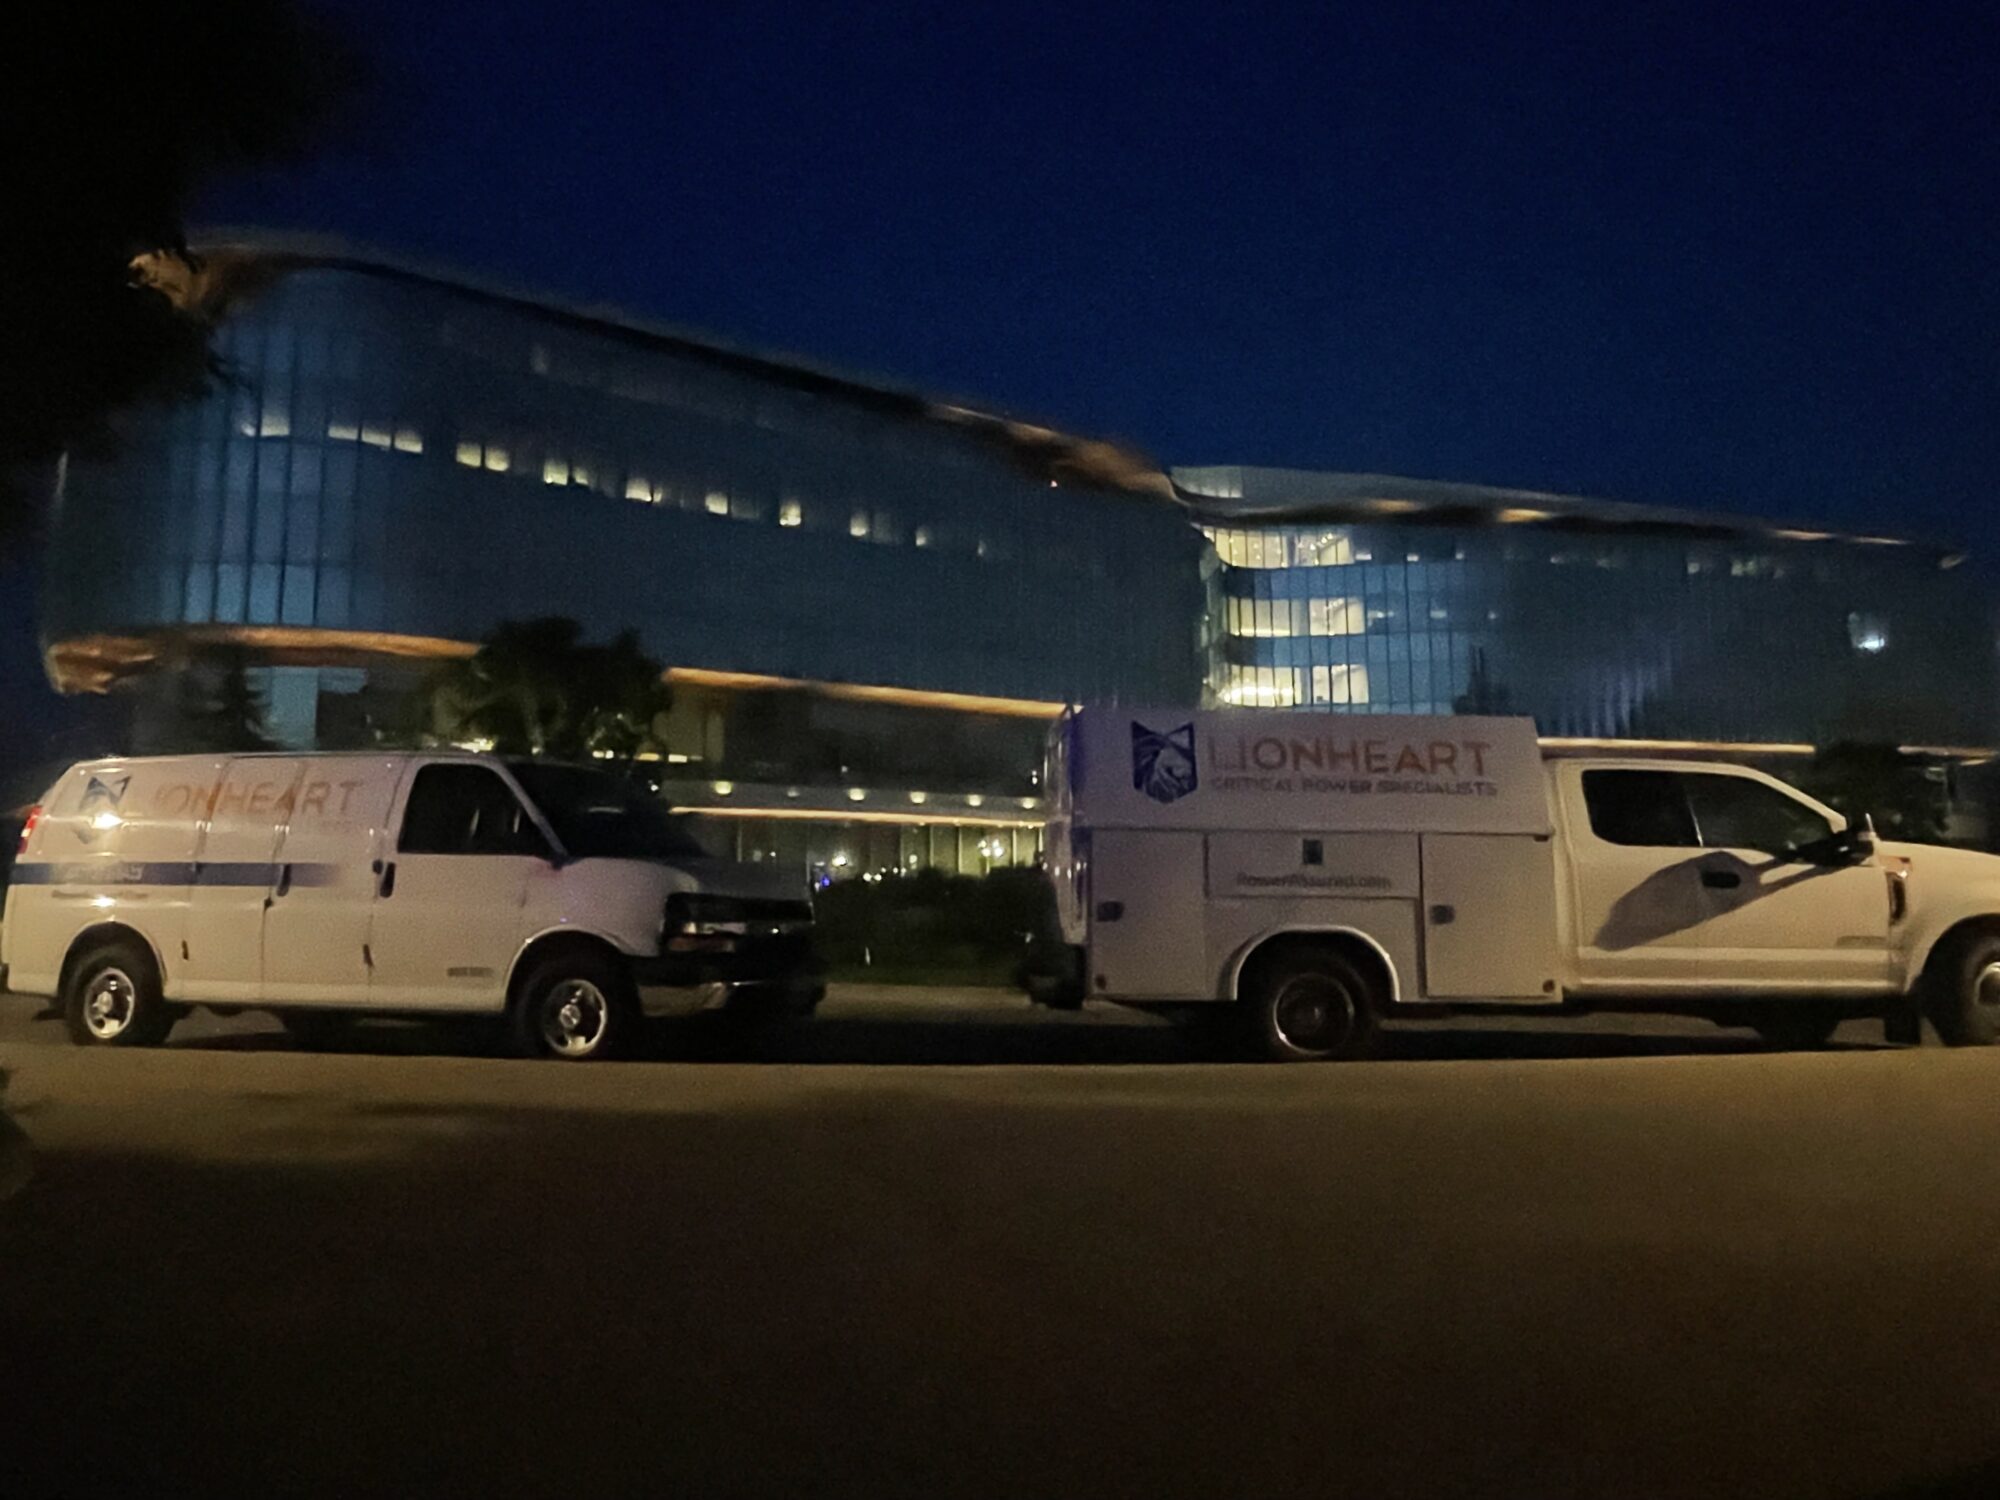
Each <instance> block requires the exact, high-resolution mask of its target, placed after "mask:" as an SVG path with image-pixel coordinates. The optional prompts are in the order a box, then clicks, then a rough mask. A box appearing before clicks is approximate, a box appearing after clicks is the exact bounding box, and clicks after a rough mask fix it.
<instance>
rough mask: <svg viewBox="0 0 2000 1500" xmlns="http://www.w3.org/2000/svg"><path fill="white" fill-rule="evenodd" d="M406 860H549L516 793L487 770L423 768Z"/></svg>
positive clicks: (407, 814)
mask: <svg viewBox="0 0 2000 1500" xmlns="http://www.w3.org/2000/svg"><path fill="white" fill-rule="evenodd" d="M396 849H397V851H398V852H399V853H402V854H533V855H546V854H547V852H548V844H547V841H546V840H544V839H543V838H542V835H541V831H540V830H539V829H537V828H536V827H535V825H534V824H533V823H532V822H531V821H530V820H529V818H528V814H527V810H526V809H525V808H523V807H522V806H521V799H520V798H519V797H516V796H515V795H514V790H513V788H512V787H510V786H508V785H507V783H506V782H504V781H502V780H501V779H500V778H499V777H498V776H497V775H495V774H494V773H493V772H492V771H490V770H488V769H487V768H486V767H485V766H451V765H442V766H424V767H423V768H421V769H420V770H419V771H418V772H417V777H416V780H415V782H414V783H412V785H411V787H410V800H409V805H408V806H407V807H405V808H404V809H403V829H402V833H401V835H400V837H398V839H397V840H396Z"/></svg>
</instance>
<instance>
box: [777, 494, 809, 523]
mask: <svg viewBox="0 0 2000 1500" xmlns="http://www.w3.org/2000/svg"><path fill="white" fill-rule="evenodd" d="M804 521H805V509H804V507H803V506H801V505H800V504H799V502H798V501H796V500H785V501H782V502H780V503H779V506H778V524H779V525H780V526H798V525H802V524H803V523H804Z"/></svg>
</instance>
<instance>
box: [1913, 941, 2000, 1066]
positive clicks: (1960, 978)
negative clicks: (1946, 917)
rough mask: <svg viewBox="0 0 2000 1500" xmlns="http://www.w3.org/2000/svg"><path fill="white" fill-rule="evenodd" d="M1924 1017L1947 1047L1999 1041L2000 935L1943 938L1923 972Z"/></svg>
mask: <svg viewBox="0 0 2000 1500" xmlns="http://www.w3.org/2000/svg"><path fill="white" fill-rule="evenodd" d="M1924 990H1925V995H1924V1013H1925V1014H1926V1015H1928V1016H1929V1017H1930V1018H1931V1024H1932V1025H1933V1026H1935V1027H1937V1033H1938V1035H1939V1036H1940V1037H1942V1038H1943V1039H1944V1043H1945V1045H1946V1046H1947V1047H1987V1046H1991V1045H1992V1044H1993V1043H1994V1042H1995V1041H1996V1040H2000V931H1995V930H1994V929H1992V928H1973V929H1972V930H1970V931H1968V932H1964V933H1960V934H1957V935H1955V936H1952V937H1949V938H1946V939H1945V940H1944V942H1942V943H1940V944H1939V945H1938V948H1937V951H1936V952H1935V953H1933V954H1932V955H1931V961H1930V964H1929V966H1928V967H1927V968H1926V969H1925V970H1924Z"/></svg>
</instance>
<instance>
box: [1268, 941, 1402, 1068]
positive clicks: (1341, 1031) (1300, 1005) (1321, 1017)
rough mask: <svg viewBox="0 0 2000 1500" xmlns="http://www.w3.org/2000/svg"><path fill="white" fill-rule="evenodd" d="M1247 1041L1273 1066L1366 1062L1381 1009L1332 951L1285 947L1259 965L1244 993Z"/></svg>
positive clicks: (1361, 979) (1367, 988)
mask: <svg viewBox="0 0 2000 1500" xmlns="http://www.w3.org/2000/svg"><path fill="white" fill-rule="evenodd" d="M1243 998H1244V1003H1245V1004H1246V1006H1247V1013H1246V1016H1245V1019H1246V1020H1247V1021H1248V1022H1249V1023H1250V1027H1249V1029H1250V1032H1251V1038H1252V1041H1253V1042H1254V1043H1255V1045H1256V1047H1257V1050H1258V1051H1259V1052H1261V1053H1262V1054H1263V1055H1264V1056H1265V1057H1268V1058H1271V1059H1272V1060H1273V1061H1276V1062H1322V1061H1330V1060H1333V1059H1345V1058H1356V1057H1366V1056H1367V1055H1368V1054H1369V1053H1370V1052H1371V1051H1372V1050H1373V1049H1374V1045H1375V1038H1376V1032H1377V1021H1378V1017H1379V1010H1380V1005H1379V1002H1378V1001H1377V999H1376V996H1375V993H1374V986H1373V985H1371V984H1370V983H1369V982H1368V980H1367V978H1366V977H1365V976H1364V975H1363V974H1362V973H1361V971H1360V970H1359V969H1357V968H1355V966H1354V965H1353V964H1351V963H1350V962H1348V960H1347V959H1346V958H1345V957H1343V956H1342V955H1341V954H1339V953H1337V952H1335V951H1333V950H1332V949H1331V948H1325V947H1319V946H1311V947H1307V946H1299V947H1287V948H1285V949H1284V950H1282V951H1280V952H1278V953H1274V954H1272V955H1271V956H1270V957H1269V958H1267V959H1264V960H1263V961H1261V962H1259V963H1258V964H1257V965H1256V967H1255V970H1254V972H1253V973H1252V975H1251V976H1250V983H1249V984H1248V986H1247V987H1246V988H1245V990H1244V995H1243Z"/></svg>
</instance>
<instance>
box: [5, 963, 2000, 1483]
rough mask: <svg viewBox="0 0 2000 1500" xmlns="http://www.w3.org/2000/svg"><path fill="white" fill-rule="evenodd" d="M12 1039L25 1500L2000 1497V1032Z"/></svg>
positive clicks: (1022, 1017)
mask: <svg viewBox="0 0 2000 1500" xmlns="http://www.w3.org/2000/svg"><path fill="white" fill-rule="evenodd" d="M31 1013H32V1011H31V1007H30V1006H29V1005H28V1004H27V1003H24V1002H19V1001H0V1066H4V1067H6V1068H7V1069H9V1070H11V1072H12V1074H13V1078H12V1081H11V1084H10V1086H9V1089H8V1095H7V1097H8V1100H9V1103H10V1106H11V1108H12V1109H13V1112H14V1114H15V1116H16V1118H17V1119H18V1120H19V1122H20V1124H21V1125H22V1126H23V1127H24V1128H25V1129H26V1131H27V1132H28V1134H29V1135H30V1136H31V1137H32V1138H33V1142H34V1146H35V1149H36V1157H37V1159H36V1165H35V1172H34V1175H33V1177H32V1178H31V1179H30V1181H29V1182H28V1184H27V1186H26V1187H25V1188H23V1189H22V1190H21V1191H20V1192H19V1193H17V1194H16V1195H15V1196H14V1197H13V1198H11V1199H10V1200H8V1201H6V1202H5V1203H4V1204H0V1352H4V1359H0V1382H4V1389H0V1402H4V1405H0V1411H4V1412H5V1413H6V1419H5V1423H4V1428H0V1430H4V1432H5V1436H4V1438H0V1489H4V1491H5V1492H7V1493H10V1494H16V1493H18V1494H23V1495H26V1494H35V1495H60V1494H79V1495H81V1494H99V1493H105V1492H107V1491H110V1490H111V1489H112V1488H113V1487H114V1486H123V1487H128V1488H131V1489H132V1492H134V1493H164V1492H166V1491H167V1490H168V1489H169V1488H170V1487H172V1486H174V1485H176V1484H179V1485H182V1486H184V1487H187V1488H189V1489H190V1490H191V1491H192V1490H196V1489H199V1488H204V1487H205V1488H207V1489H209V1490H211V1491H212V1490H214V1489H216V1488H223V1489H228V1490H231V1491H236V1492H248V1491H255V1492H258V1493H279V1492H287V1493H308V1494H328V1495H331V1494H342V1495H348V1494H371V1493H381V1492H391V1493H400V1492H410V1491H436V1490H450V1491H453V1492H464V1493H496V1492H505V1493H523V1492H539V1493H547V1494H563V1495H570V1494H579V1495H584V1494H593V1493H594V1494H634V1493H645V1494H691V1495H725V1494H769V1495H785V1496H796V1495H811V1494H820V1493H843V1494H855V1495H897V1494H908V1495H924V1496H932V1495H942V1494H981V1495H1023V1494H1033V1495H1040V1496H1063V1497H1068V1496H1075V1495H1098V1494H1101V1495H1148V1496H1151V1495H1160V1494H1167V1495H1183V1494H1185V1495H1231V1496H1234V1495H1289V1494H1301V1495H1304V1494H1312V1495H1328V1494H1353V1495H1366V1496H1370V1497H1381V1496H1396V1495H1449V1494H1460V1495H1489V1494H1499V1495H1514V1494H1526V1495H1695V1494H1704V1495H1749V1494H1756V1495H1766V1494H1768V1495H1799V1496H1808V1495H1814V1496H1817V1495H1828V1496H1831V1495H1887V1494H1923V1493H1938V1494H1943V1493H1962V1494H1965V1495H1968V1496H1970V1495H1988V1494H1993V1493H2000V1464H1996V1463H1995V1461H1996V1460H1997V1459H2000V1150H1996V1141H2000V1051H1992V1052H1947V1051H1944V1050H1942V1049H1939V1048H1935V1047H1926V1048H1923V1049H1920V1050H1904V1051H1898V1050H1888V1049H1882V1048H1880V1047H1879V1046H1875V1045H1871V1044H1870V1043H1869V1041H1868V1038H1867V1034H1866V1032H1865V1031H1864V1030H1863V1029H1861V1028H1850V1030H1851V1031H1853V1032H1854V1036H1853V1038H1852V1039H1851V1040H1850V1039H1849V1038H1848V1037H1847V1036H1846V1035H1845V1034H1843V1041H1844V1042H1847V1043H1848V1044H1847V1045H1845V1046H1843V1047H1841V1048H1837V1049H1835V1050H1834V1051H1831V1052H1828V1053H1824V1054H1810V1055H1808V1054H1796V1055H1774V1054H1770V1053H1767V1052H1764V1051H1762V1050H1760V1049H1758V1048H1757V1047H1756V1046H1755V1045H1754V1044H1753V1043H1752V1042H1751V1041H1749V1039H1748V1038H1747V1035H1744V1034H1737V1033H1730V1032H1722V1031H1716V1030H1713V1029H1709V1028H1690V1027H1679V1026H1659V1027H1651V1028H1646V1029H1645V1030H1643V1031H1641V1030H1639V1029H1637V1028H1635V1027H1631V1026H1610V1025H1605V1024H1597V1025H1592V1026H1588V1027H1583V1026H1574V1025H1571V1026H1557V1027H1555V1028H1554V1029H1549V1028H1547V1027H1544V1028H1541V1029H1528V1028H1523V1027H1520V1026H1509V1027H1495V1028H1491V1029H1485V1030H1473V1029H1469V1028H1458V1029H1455V1030H1453V1031H1451V1032H1446V1033H1427V1034H1425V1035H1423V1036H1422V1037H1419V1038H1414V1039H1412V1038H1405V1039H1400V1040H1399V1041H1398V1043H1397V1045H1396V1048H1395V1049H1394V1050H1395V1051H1396V1052H1397V1053H1399V1054H1400V1056H1399V1058H1398V1059H1397V1060H1395V1061H1390V1062H1386V1063H1382V1064H1369V1065H1356V1066H1346V1067H1316V1068H1267V1067H1243V1066H1228V1067H1223V1066H1214V1065H1203V1064H1194V1063H1189V1062H1188V1061H1187V1058H1188V1056H1189V1054H1188V1053H1187V1052H1186V1050H1185V1048H1184V1046H1183V1044H1182V1043H1181V1041H1180V1040H1179V1039H1178V1038H1177V1037H1176V1036H1175V1035H1174V1034H1173V1033H1171V1032H1169V1031H1166V1030H1165V1029H1163V1028H1160V1027H1158V1026H1156V1025H1153V1024H1151V1023H1149V1022H1145V1021H1143V1020H1138V1019H1128V1018H1123V1017H1120V1016H1119V1015H1117V1014H1116V1013H1112V1012H1105V1013H1102V1014H1100V1013H1097V1012H1096V1011H1092V1012H1087V1013H1085V1014H1084V1015H1082V1016H1077V1017H1046V1016H1043V1015H1040V1014H1039V1013H1035V1012H1031V1011H1028V1010H1026V1009H1025V1008H1024V1007H1022V1006H1020V1005H1018V1004H1017V1003H1016V1002H1015V1001H1013V1000H1012V999H1011V998H1009V997H1005V996H998V995H978V994H960V995H945V994H937V993H931V994H928V995H923V994H920V995H918V996H914V997H912V996H909V995H899V996H891V995H888V994H883V993H872V994H871V993H868V992H847V993H845V994H843V995H842V996H840V997H838V998H837V999H836V1001H835V1002H834V1003H833V1004H832V1005H831V1006H830V1007H829V1010H828V1013H827V1015H826V1016H825V1017H824V1018H823V1019H822V1020H820V1021H818V1022H815V1023H813V1024H812V1026H811V1027H810V1028H805V1027H801V1028H799V1029H797V1030H796V1031H791V1032H786V1033H784V1034H781V1035H779V1036H776V1037H774V1038H771V1039H768V1041H767V1044H766V1045H767V1050H768V1053H769V1055H772V1056H775V1057H779V1058H782V1059H786V1060H787V1061H784V1062H780V1063H777V1064H772V1063H761V1064H756V1063H744V1062H739V1061H735V1060H730V1059H733V1058H734V1057H735V1056H737V1055H738V1053H737V1051H736V1049H734V1048H733V1047H732V1045H731V1044H728V1043H726V1042H724V1041H722V1040H721V1039H719V1038H717V1037H715V1036H714V1035H712V1034H704V1033H702V1032H701V1031H700V1029H698V1028H697V1029H695V1030H693V1031H683V1032H681V1033H678V1034H674V1035H673V1036H671V1037H670V1038H669V1039H668V1041H667V1043H666V1045H665V1052H666V1054H667V1055H668V1056H669V1057H670V1058H680V1059H687V1060H679V1061H673V1060H670V1061H665V1062H653V1063H640V1064H628V1065H622V1066H603V1067H586V1068H566V1067H560V1066H554V1065H535V1064H522V1063H513V1062H508V1061H503V1060H499V1059H497V1058H489V1057H483V1056H477V1055H465V1053H466V1051H467V1050H469V1049H467V1048H465V1047H464V1046H463V1045H462V1039H459V1038H452V1037H444V1038H440V1037H437V1036H435V1035H431V1034H427V1033H415V1032H410V1031H404V1030H397V1031H391V1030H384V1031H382V1032H381V1033H379V1034H378V1035H376V1036H375V1037H373V1038H372V1039H371V1040H370V1042H369V1048H370V1050H369V1051H368V1052H363V1053H354V1054H348V1055H339V1056H307V1055H302V1054H298V1053H294V1052H292V1051H290V1050H288V1049H287V1048H286V1047H285V1045H284V1043H283V1039H282V1038H281V1037H279V1036H278V1035H277V1034H276V1033H275V1032H274V1031H273V1030H271V1029H270V1028H268V1027H267V1026H265V1025H262V1024H261V1023H258V1022H254V1021H252V1020H251V1019H249V1018H245V1019H243V1020H241V1021H238V1022H233V1023H216V1022H205V1023H201V1024H198V1025H191V1026H189V1027H187V1028H186V1029H185V1031H184V1032H183V1033H180V1034H177V1037H176V1044H175V1045H173V1046H171V1047H169V1048H167V1049H165V1050H162V1051H158V1052H152V1053H119V1054H101V1053H88V1054H86V1053H81V1052H79V1051H76V1050H74V1049H70V1048H68V1047H66V1046H62V1045H55V1044H54V1043H55V1042H56V1041H57V1039H58V1038H57V1035H56V1033H55V1029H54V1028H53V1026H52V1024H51V1023H49V1022H47V1021H34V1020H31V1019H29V1017H30V1015H31ZM452 1047H458V1048H459V1050H458V1051H456V1052H454V1051H452V1050H449V1049H450V1048H452ZM981 1059H989V1060H991V1059H997V1060H999V1062H1000V1063H1001V1065H998V1066H969V1065H961V1064H973V1063H975V1062H977V1061H979V1060H981ZM10 1465H11V1466H13V1469H14V1472H11V1473H10V1472H9V1469H8V1468H7V1467H6V1466H10ZM1982 1466H1985V1467H1982ZM29 1481H32V1482H31V1483H30V1482H29ZM1954 1485H1955V1486H1956V1487H1955V1488H1952V1486H1954Z"/></svg>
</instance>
